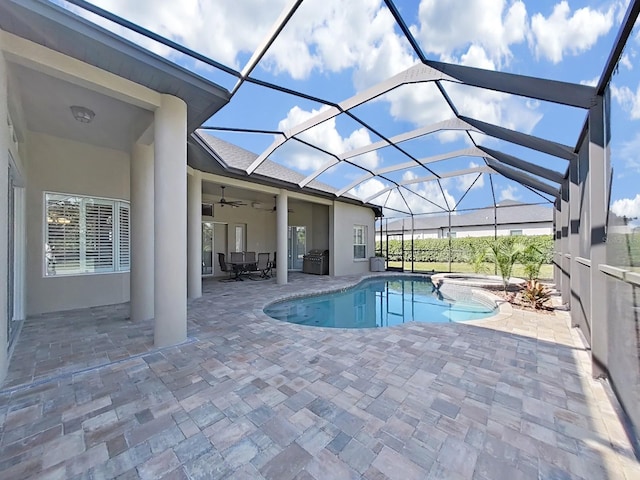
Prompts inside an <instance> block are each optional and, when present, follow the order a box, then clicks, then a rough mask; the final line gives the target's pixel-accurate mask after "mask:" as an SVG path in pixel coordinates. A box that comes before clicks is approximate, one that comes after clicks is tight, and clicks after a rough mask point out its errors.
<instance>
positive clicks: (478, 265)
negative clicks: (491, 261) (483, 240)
mask: <svg viewBox="0 0 640 480" xmlns="http://www.w3.org/2000/svg"><path fill="white" fill-rule="evenodd" d="M486 260H487V249H486V247H485V246H484V245H480V244H474V243H472V244H469V263H470V264H471V267H472V268H473V273H484V272H485V271H486V270H487V266H486V265H485V261H486Z"/></svg>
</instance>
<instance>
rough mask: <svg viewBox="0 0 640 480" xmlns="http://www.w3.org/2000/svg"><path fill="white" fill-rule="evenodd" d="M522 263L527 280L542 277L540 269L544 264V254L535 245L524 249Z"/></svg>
mask: <svg viewBox="0 0 640 480" xmlns="http://www.w3.org/2000/svg"><path fill="white" fill-rule="evenodd" d="M522 263H523V264H524V272H525V275H526V276H527V280H535V279H537V278H538V277H539V276H540V268H541V267H542V264H543V263H544V254H543V253H542V252H541V251H540V249H539V248H538V247H536V246H535V245H533V244H532V245H529V246H528V247H526V248H525V249H524V252H523V255H522Z"/></svg>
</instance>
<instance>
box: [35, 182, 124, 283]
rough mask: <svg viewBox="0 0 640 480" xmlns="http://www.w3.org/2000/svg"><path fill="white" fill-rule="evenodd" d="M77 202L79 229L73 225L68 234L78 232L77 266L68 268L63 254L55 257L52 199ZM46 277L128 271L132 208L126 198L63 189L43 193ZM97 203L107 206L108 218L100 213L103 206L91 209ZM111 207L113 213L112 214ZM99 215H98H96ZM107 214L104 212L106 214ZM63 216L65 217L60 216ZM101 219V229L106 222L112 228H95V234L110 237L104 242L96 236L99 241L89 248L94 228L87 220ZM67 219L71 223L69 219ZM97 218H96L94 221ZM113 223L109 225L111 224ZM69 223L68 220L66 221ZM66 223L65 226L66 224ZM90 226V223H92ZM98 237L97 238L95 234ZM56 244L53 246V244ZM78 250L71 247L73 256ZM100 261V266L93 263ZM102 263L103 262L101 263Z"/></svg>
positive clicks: (43, 260) (44, 271)
mask: <svg viewBox="0 0 640 480" xmlns="http://www.w3.org/2000/svg"><path fill="white" fill-rule="evenodd" d="M55 201H59V202H70V203H71V202H74V203H73V204H75V205H77V208H78V210H79V211H78V218H77V222H78V224H77V228H76V227H75V226H74V227H72V229H71V231H70V232H69V233H68V234H69V235H70V236H73V235H76V236H77V238H78V241H77V242H78V243H77V259H76V258H73V260H76V262H77V267H75V268H73V266H71V267H70V266H68V265H69V264H68V263H67V266H66V268H65V261H64V255H62V254H59V255H61V256H59V257H58V258H56V251H55V250H56V248H55V247H56V245H55V240H54V239H51V240H50V238H49V237H50V235H52V232H51V231H50V225H51V224H55V223H56V220H57V219H55V218H53V217H54V216H55V215H54V214H53V212H52V211H50V208H49V206H50V204H51V203H52V202H55ZM42 203H43V221H42V225H43V235H42V237H43V258H42V265H43V273H42V275H43V277H46V278H55V277H67V276H76V275H102V274H109V273H126V272H129V269H130V260H131V229H130V223H131V211H130V206H129V202H128V201H126V200H120V199H113V198H104V197H93V196H87V195H76V194H71V193H60V192H43V202H42ZM94 206H103V207H106V215H107V217H110V218H107V219H106V220H105V217H104V216H101V215H100V213H101V212H100V209H98V210H97V211H96V209H92V208H91V207H94ZM109 209H110V215H109ZM96 214H98V216H97V217H96ZM103 215H104V214H103ZM60 218H62V217H60ZM97 218H100V219H101V222H100V224H99V225H98V226H97V228H98V229H100V228H104V222H105V221H106V222H107V224H108V225H109V227H107V229H106V230H103V231H100V230H99V231H98V232H97V233H96V230H95V229H94V230H93V233H94V234H95V235H98V236H99V237H102V236H104V235H106V236H107V238H106V241H105V243H104V244H101V243H100V239H99V238H98V239H97V243H94V245H95V249H94V250H93V251H90V250H89V248H90V247H89V246H88V243H89V242H90V240H91V234H92V230H91V229H88V228H87V226H88V222H89V223H91V221H92V219H97ZM65 221H67V222H68V219H66V220H65ZM94 221H95V220H94ZM108 222H110V224H109V223H108ZM67 224H68V223H67ZM63 225H66V224H64V223H63ZM89 226H91V225H89ZM60 234H61V235H66V234H67V232H65V231H63V232H61V233H60ZM94 238H95V237H94ZM52 243H53V248H51V244H52ZM73 250H75V249H72V250H71V253H72V255H73V253H74V251H73ZM96 259H97V260H98V265H95V264H94V263H93V262H94V261H95V260H96ZM100 262H102V264H100Z"/></svg>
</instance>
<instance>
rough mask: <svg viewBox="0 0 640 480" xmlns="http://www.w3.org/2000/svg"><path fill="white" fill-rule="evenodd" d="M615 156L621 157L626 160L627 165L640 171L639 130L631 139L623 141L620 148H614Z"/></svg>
mask: <svg viewBox="0 0 640 480" xmlns="http://www.w3.org/2000/svg"><path fill="white" fill-rule="evenodd" d="M612 153H613V156H614V158H616V157H619V158H620V159H622V160H623V161H624V164H625V167H626V168H630V169H632V170H635V173H640V132H637V133H636V135H635V137H633V138H632V139H631V140H629V141H626V142H622V143H621V145H620V148H618V149H615V150H613V152H612Z"/></svg>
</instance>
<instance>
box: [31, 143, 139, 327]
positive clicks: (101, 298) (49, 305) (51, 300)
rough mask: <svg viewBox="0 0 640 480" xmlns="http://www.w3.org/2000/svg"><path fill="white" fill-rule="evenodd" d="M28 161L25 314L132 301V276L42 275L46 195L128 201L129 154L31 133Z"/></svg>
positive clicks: (119, 274) (122, 274)
mask: <svg viewBox="0 0 640 480" xmlns="http://www.w3.org/2000/svg"><path fill="white" fill-rule="evenodd" d="M27 138H28V140H27V144H26V148H27V151H28V161H27V162H26V164H27V178H28V184H27V212H28V215H27V239H28V242H29V245H30V248H29V255H28V256H27V284H28V285H29V288H28V289H27V315H36V314H39V313H43V312H52V311H56V310H69V309H73V308H80V307H89V306H95V305H108V304H114V303H121V302H126V301H128V300H129V274H128V273H105V274H99V275H63V276H54V277H45V275H44V194H45V192H53V193H57V192H60V193H72V194H77V195H89V196H93V197H104V198H113V199H121V200H127V201H128V200H129V155H127V154H126V153H124V152H120V151H116V150H108V149H105V148H100V147H94V146H92V145H87V144H85V143H79V142H74V141H71V140H66V139H62V138H57V137H52V136H50V135H46V134H41V133H37V132H29V135H28V137H27Z"/></svg>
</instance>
